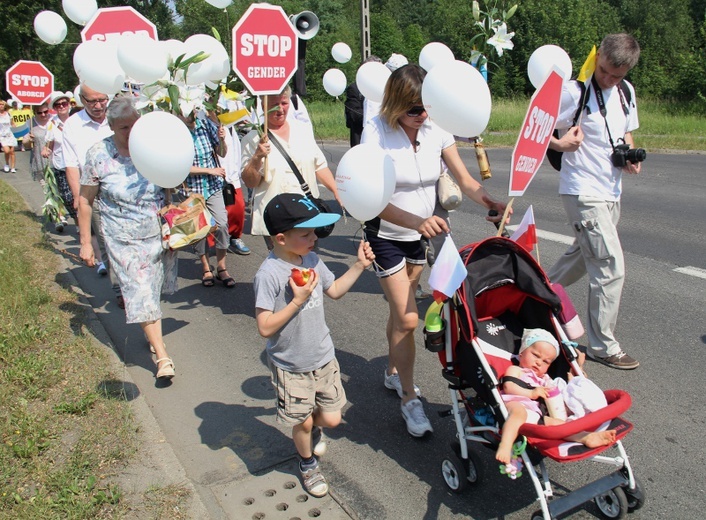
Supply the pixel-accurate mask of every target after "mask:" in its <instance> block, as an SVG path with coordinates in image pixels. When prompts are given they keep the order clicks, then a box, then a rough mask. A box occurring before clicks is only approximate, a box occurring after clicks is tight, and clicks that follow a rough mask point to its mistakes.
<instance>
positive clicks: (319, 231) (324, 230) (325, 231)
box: [267, 130, 334, 238]
mask: <svg viewBox="0 0 706 520" xmlns="http://www.w3.org/2000/svg"><path fill="white" fill-rule="evenodd" d="M267 135H268V137H269V139H270V142H271V143H272V144H273V145H275V148H277V150H279V153H280V154H282V157H284V160H285V161H287V164H289V167H290V168H291V169H292V172H293V173H294V175H295V176H296V178H297V180H298V181H299V184H301V188H302V191H303V192H304V195H306V196H307V198H308V199H310V200H311V201H313V202H314V204H316V206H317V207H318V208H319V211H321V212H322V213H334V211H331V208H330V207H329V205H328V204H326V203H325V202H324V201H323V200H321V199H319V198H316V197H314V196H313V195H312V194H311V190H310V189H309V185H308V184H307V183H306V181H305V180H304V177H302V174H301V172H300V171H299V168H297V165H296V164H294V161H293V160H292V158H291V157H290V156H289V154H288V153H287V151H286V150H285V149H284V147H283V146H282V144H281V143H280V142H279V141H278V140H277V138H276V137H275V136H274V135H273V134H272V132H270V131H269V130H268V131H267ZM333 227H334V224H329V225H328V226H324V227H320V228H316V236H317V237H319V238H326V237H327V236H329V235H330V234H331V233H333Z"/></svg>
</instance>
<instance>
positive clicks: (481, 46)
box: [470, 0, 517, 80]
mask: <svg viewBox="0 0 706 520" xmlns="http://www.w3.org/2000/svg"><path fill="white" fill-rule="evenodd" d="M472 8H473V20H474V24H473V25H474V27H475V28H477V29H479V32H478V34H476V35H475V36H474V37H473V38H471V60H470V62H471V65H473V66H474V67H476V68H477V69H478V70H479V71H480V72H481V73H483V75H484V77H485V78H486V80H487V79H488V78H487V70H488V64H494V62H492V61H490V58H491V54H493V53H494V54H497V56H498V58H501V57H502V55H503V52H504V51H506V50H508V51H509V50H512V48H513V47H514V46H515V44H514V43H512V37H513V36H515V33H514V32H508V29H507V21H508V20H509V19H510V18H512V16H513V15H514V14H515V12H516V11H517V4H515V5H513V6H512V7H510V8H509V9H507V5H506V2H505V0H483V9H481V4H480V2H479V1H478V0H473V4H472Z"/></svg>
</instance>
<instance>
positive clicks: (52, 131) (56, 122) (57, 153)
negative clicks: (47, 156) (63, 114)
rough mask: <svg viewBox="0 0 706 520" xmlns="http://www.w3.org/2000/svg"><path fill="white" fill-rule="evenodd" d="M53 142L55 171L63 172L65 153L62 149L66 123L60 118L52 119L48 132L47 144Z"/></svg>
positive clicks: (52, 161)
mask: <svg viewBox="0 0 706 520" xmlns="http://www.w3.org/2000/svg"><path fill="white" fill-rule="evenodd" d="M67 121H68V119H67ZM51 141H54V147H53V148H52V154H51V164H52V166H53V167H54V169H55V170H63V169H65V165H64V152H63V151H62V149H61V148H62V145H63V143H64V122H63V121H62V120H61V119H59V116H54V117H52V119H51V124H50V125H49V129H48V130H47V143H49V142H51Z"/></svg>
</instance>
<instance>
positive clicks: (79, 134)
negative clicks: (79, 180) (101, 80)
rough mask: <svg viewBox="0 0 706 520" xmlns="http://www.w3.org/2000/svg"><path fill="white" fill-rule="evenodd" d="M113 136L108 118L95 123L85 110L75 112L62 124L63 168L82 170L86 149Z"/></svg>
mask: <svg viewBox="0 0 706 520" xmlns="http://www.w3.org/2000/svg"><path fill="white" fill-rule="evenodd" d="M111 135H113V131H112V130H111V129H110V127H109V126H108V118H107V117H106V118H104V119H103V122H102V123H96V122H95V121H94V120H93V119H91V118H90V117H88V114H87V113H86V110H81V111H80V112H76V113H75V114H74V115H72V116H71V117H69V118H68V119H67V120H66V123H64V142H63V145H62V147H61V151H62V153H63V154H64V166H65V167H70V168H78V169H79V170H83V165H84V164H86V152H88V149H89V148H90V147H91V146H93V145H94V144H96V143H97V142H99V141H102V140H103V139H105V138H106V137H110V136H111Z"/></svg>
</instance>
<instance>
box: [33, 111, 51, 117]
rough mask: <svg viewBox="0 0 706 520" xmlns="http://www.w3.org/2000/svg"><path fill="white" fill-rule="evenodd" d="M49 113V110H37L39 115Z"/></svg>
mask: <svg viewBox="0 0 706 520" xmlns="http://www.w3.org/2000/svg"><path fill="white" fill-rule="evenodd" d="M48 113H49V110H37V111H36V112H35V114H37V115H38V116H43V115H44V114H48Z"/></svg>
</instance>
